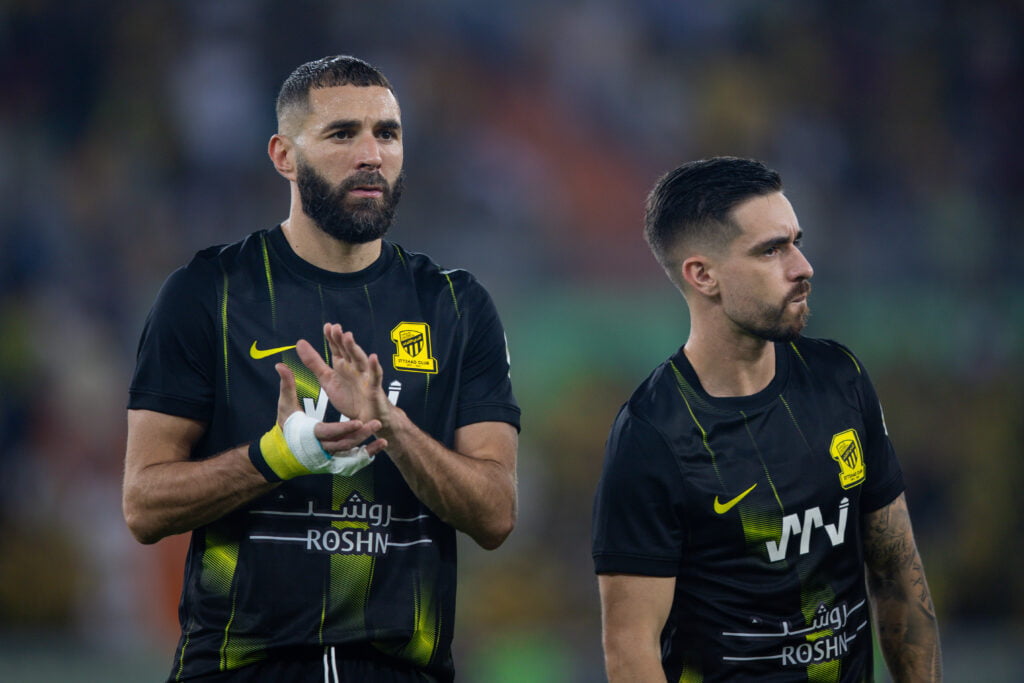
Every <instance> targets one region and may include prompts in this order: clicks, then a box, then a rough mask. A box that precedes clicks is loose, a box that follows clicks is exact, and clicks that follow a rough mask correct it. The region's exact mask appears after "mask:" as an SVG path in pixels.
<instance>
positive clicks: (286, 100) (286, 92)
mask: <svg viewBox="0 0 1024 683" xmlns="http://www.w3.org/2000/svg"><path fill="white" fill-rule="evenodd" d="M338 85H356V86H359V87H368V86H373V85H378V86H381V87H382V88H387V89H388V90H391V91H392V93H393V92H394V89H393V88H392V87H391V83H390V82H389V81H388V79H387V77H385V76H384V74H382V73H381V72H380V70H379V69H377V68H376V67H374V66H371V65H370V64H368V63H367V62H364V61H363V60H361V59H358V58H356V57H350V56H348V55H336V56H333V57H322V58H320V59H316V60H314V61H312V62H306V63H305V64H303V65H302V66H300V67H299V68H297V69H295V71H293V72H292V73H291V75H290V76H288V78H286V79H285V81H284V83H283V84H282V85H281V92H279V93H278V95H277V126H278V130H280V129H281V122H282V121H283V120H284V118H285V116H286V115H287V114H289V113H291V112H292V111H296V112H299V113H302V114H306V113H309V91H310V90H312V89H314V88H331V87H334V86H338Z"/></svg>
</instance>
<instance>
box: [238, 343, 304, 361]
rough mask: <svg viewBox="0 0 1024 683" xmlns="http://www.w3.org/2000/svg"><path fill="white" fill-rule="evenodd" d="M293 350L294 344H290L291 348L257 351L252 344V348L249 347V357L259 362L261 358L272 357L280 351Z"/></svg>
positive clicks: (283, 347)
mask: <svg viewBox="0 0 1024 683" xmlns="http://www.w3.org/2000/svg"><path fill="white" fill-rule="evenodd" d="M294 348H295V344H292V345H291V346H278V347H277V348H276V349H257V348H256V342H253V343H252V346H250V347H249V355H250V356H252V357H253V358H255V359H256V360H260V359H261V358H266V357H267V356H273V355H274V354H275V353H281V352H282V351H287V350H288V349H294Z"/></svg>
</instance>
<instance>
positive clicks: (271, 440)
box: [251, 363, 387, 480]
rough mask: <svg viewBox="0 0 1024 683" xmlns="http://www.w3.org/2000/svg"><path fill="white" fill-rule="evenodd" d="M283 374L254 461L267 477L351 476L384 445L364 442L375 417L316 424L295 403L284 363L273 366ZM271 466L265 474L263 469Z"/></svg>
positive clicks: (291, 380)
mask: <svg viewBox="0 0 1024 683" xmlns="http://www.w3.org/2000/svg"><path fill="white" fill-rule="evenodd" d="M274 368H275V370H277V374H278V376H279V377H280V378H281V383H280V393H279V394H278V400H277V424H276V425H275V426H274V428H273V429H271V430H270V431H269V432H267V433H266V434H264V435H263V437H262V438H261V439H260V441H259V444H258V448H256V449H254V450H255V451H256V452H255V453H252V454H251V455H252V457H253V458H254V460H255V459H257V458H262V460H263V463H262V464H265V465H266V467H260V466H259V465H260V463H256V462H254V464H256V465H257V469H259V470H260V471H261V472H263V474H264V476H265V477H266V478H268V479H270V478H271V476H272V475H273V476H276V477H277V478H278V479H282V480H284V479H292V478H294V477H298V476H302V475H306V474H328V473H329V474H340V475H347V476H350V475H352V474H355V473H356V472H358V471H359V470H361V469H362V468H363V467H366V466H367V465H368V464H370V463H371V462H372V461H373V456H374V455H376V454H377V453H379V452H380V451H381V450H383V449H384V448H385V447H386V446H387V441H386V440H384V439H374V440H373V441H370V442H369V443H366V444H365V445H360V444H363V443H364V442H365V441H367V439H369V438H370V437H372V436H373V435H374V433H375V432H376V431H377V430H379V429H380V427H381V424H380V421H379V420H369V421H367V422H365V423H364V422H362V421H360V420H348V421H345V422H318V421H317V420H315V419H314V418H312V417H309V416H307V415H306V414H305V412H303V411H302V410H301V408H300V407H299V399H298V394H297V393H296V390H295V376H294V375H293V374H292V371H291V369H289V368H288V366H287V365H285V364H284V363H278V364H277V365H276V366H274ZM268 469H269V470H270V472H268V471H267V470H268Z"/></svg>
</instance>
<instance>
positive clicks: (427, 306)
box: [129, 227, 519, 680]
mask: <svg viewBox="0 0 1024 683" xmlns="http://www.w3.org/2000/svg"><path fill="white" fill-rule="evenodd" d="M327 322H332V323H340V324H341V325H342V327H343V328H344V329H345V330H347V331H351V332H352V333H353V334H354V336H355V339H356V341H357V342H358V343H359V344H360V345H361V346H362V347H363V348H364V349H365V350H366V351H367V353H374V352H376V353H377V354H378V357H379V358H380V361H381V364H382V366H383V368H384V379H383V387H384V390H385V391H386V392H387V394H388V397H389V399H390V400H391V401H392V402H393V403H395V404H396V405H398V406H399V407H401V408H402V409H403V410H404V411H405V412H406V413H407V414H408V415H409V417H410V418H411V419H412V421H413V422H414V423H415V424H416V425H417V426H419V427H420V428H421V429H422V430H424V431H425V432H427V433H428V434H430V435H431V436H432V437H434V438H435V439H437V440H438V441H439V442H441V443H442V444H444V445H446V446H448V447H451V446H452V445H453V442H454V436H455V430H456V429H458V428H459V427H462V426H464V425H469V424H472V423H477V422H483V421H501V422H507V423H510V424H512V425H514V426H515V427H516V428H518V427H519V408H518V406H517V405H516V401H515V398H514V397H513V394H512V389H511V383H510V380H509V361H508V353H507V348H506V342H505V334H504V330H503V328H502V325H501V322H500V320H499V318H498V314H497V312H496V310H495V307H494V305H493V303H492V301H491V298H490V296H489V295H488V294H487V292H486V291H485V289H484V288H483V287H482V286H481V285H480V284H479V283H478V282H477V280H476V279H475V278H474V277H473V276H472V275H470V274H469V273H467V272H466V271H463V270H448V269H444V268H441V267H439V266H438V265H437V264H435V263H434V262H432V261H431V260H430V259H429V258H427V257H426V256H423V255H421V254H415V253H411V252H408V251H405V250H404V249H402V248H401V247H400V246H398V245H397V244H393V243H390V242H387V241H385V242H384V243H383V246H382V252H381V255H380V258H379V259H378V260H377V261H376V262H375V263H373V264H372V265H371V266H369V267H368V268H366V269H365V270H363V271H360V272H357V273H345V274H341V273H334V272H329V271H325V270H322V269H319V268H317V267H315V266H313V265H311V264H310V263H308V262H306V261H304V260H303V259H301V258H299V257H298V256H297V255H296V254H295V253H294V252H293V251H292V249H291V247H290V246H289V244H288V242H287V240H286V238H285V236H284V234H283V232H282V231H281V228H280V227H277V228H274V229H272V230H267V231H259V232H256V233H253V234H251V235H249V236H248V237H246V238H245V239H243V240H241V241H240V242H237V243H235V244H231V245H227V246H222V247H213V248H210V249H207V250H205V251H202V252H200V253H199V254H197V255H196V257H195V258H194V259H193V260H192V262H191V263H189V264H188V265H187V266H185V267H183V268H181V269H179V270H177V271H175V272H174V273H173V274H172V275H171V276H170V277H169V278H168V280H167V282H166V283H165V284H164V287H163V288H162V290H161V292H160V294H159V296H158V298H157V301H156V304H155V305H154V307H153V309H152V311H151V313H150V315H149V318H148V319H147V322H146V326H145V329H144V331H143V334H142V339H141V342H140V345H139V351H138V362H137V367H136V370H135V374H134V377H133V379H132V384H131V390H130V401H129V408H131V409H146V410H153V411H158V412H162V413H167V414H171V415H177V416H182V417H187V418H191V419H196V420H202V421H204V422H205V423H206V424H207V425H208V426H207V429H206V432H205V434H204V435H203V437H202V438H201V440H200V442H199V443H198V444H197V446H196V448H195V451H194V453H193V457H194V458H195V459H201V458H206V457H209V456H213V455H215V454H217V453H220V452H223V451H225V450H227V449H230V448H233V447H235V446H238V445H241V444H245V443H249V442H252V441H254V440H258V439H259V438H260V436H261V435H262V434H263V433H264V432H266V431H267V430H268V429H270V428H271V427H272V426H273V425H274V422H275V420H276V415H277V396H278V391H279V379H278V375H277V373H276V372H275V370H274V365H275V363H277V362H283V363H285V364H287V365H288V366H289V367H290V368H291V369H292V371H293V372H294V373H295V377H296V384H297V391H298V394H299V398H300V402H301V403H302V405H303V406H304V408H305V411H306V413H307V414H309V415H312V416H314V417H316V418H317V419H319V420H327V421H331V420H339V419H342V416H340V415H339V414H338V412H337V410H335V409H334V408H333V407H332V406H331V405H330V402H329V401H328V400H327V397H326V394H325V393H324V392H323V391H322V390H321V389H320V387H319V384H318V383H317V380H316V377H315V376H314V375H313V374H312V373H311V372H310V371H308V370H307V369H306V368H305V366H303V364H302V363H301V361H300V360H299V358H298V355H297V354H296V352H295V349H294V345H295V343H296V341H297V340H298V339H306V340H308V341H309V342H310V343H312V344H313V345H314V347H315V348H320V349H321V350H322V353H323V355H324V358H325V359H328V360H329V358H328V357H329V350H328V348H327V344H326V342H325V340H324V338H323V325H324V323H327ZM455 565H456V549H455V530H454V529H453V528H452V527H450V526H449V525H447V524H445V523H444V522H442V521H441V520H440V519H439V518H438V517H437V516H436V515H435V514H434V513H433V512H431V511H430V510H429V509H427V508H426V507H425V506H424V505H423V504H422V503H421V502H420V501H419V500H418V499H417V498H416V497H415V496H414V495H413V493H412V491H411V490H410V489H409V487H408V485H407V484H406V483H405V480H404V479H403V477H402V476H401V474H400V473H399V471H398V469H397V468H396V467H395V466H394V464H393V463H392V462H391V461H390V460H389V459H388V457H387V455H386V454H379V455H378V456H377V457H376V458H374V461H373V463H372V464H371V465H370V466H368V467H366V468H365V469H363V470H362V471H360V472H358V473H357V474H355V475H353V476H351V477H345V476H333V475H330V474H321V475H309V476H303V477H297V478H295V479H292V480H290V481H286V482H284V483H282V484H281V485H280V486H279V487H277V488H275V489H274V490H273V491H271V492H270V493H268V494H266V495H265V496H263V497H261V498H258V499H256V500H254V501H252V502H251V503H249V504H247V505H244V506H242V507H240V508H238V509H236V510H235V511H233V512H232V513H230V514H228V515H226V516H224V517H223V518H221V519H219V520H217V521H215V522H213V523H211V524H208V525H206V526H203V527H201V528H198V529H196V530H195V531H194V532H193V533H192V541H191V545H190V548H189V552H188V557H187V563H186V568H185V582H184V588H183V593H182V598H181V605H180V610H179V611H180V621H181V639H180V641H179V644H178V648H177V651H176V655H175V659H174V665H173V669H172V672H171V679H172V680H183V679H188V678H191V677H195V676H200V675H203V674H208V673H212V672H217V671H227V670H231V669H237V668H239V667H242V666H245V665H246V664H248V663H250V662H255V661H260V660H262V659H264V658H267V657H273V656H274V653H275V651H278V652H284V651H293V650H294V648H303V647H314V646H315V647H323V646H325V645H334V646H344V647H346V648H348V649H349V651H352V650H353V649H355V648H363V649H364V650H366V651H372V652H373V653H374V654H375V656H376V655H383V656H385V657H391V658H394V660H396V661H397V662H400V663H403V664H412V665H414V666H416V667H418V668H419V669H421V670H422V671H424V672H427V673H430V674H432V675H434V676H435V677H436V678H437V679H438V680H449V679H450V678H451V676H452V661H451V654H450V644H451V639H452V632H453V621H454V604H455V586H456V577H455Z"/></svg>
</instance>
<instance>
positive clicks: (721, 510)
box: [715, 484, 757, 515]
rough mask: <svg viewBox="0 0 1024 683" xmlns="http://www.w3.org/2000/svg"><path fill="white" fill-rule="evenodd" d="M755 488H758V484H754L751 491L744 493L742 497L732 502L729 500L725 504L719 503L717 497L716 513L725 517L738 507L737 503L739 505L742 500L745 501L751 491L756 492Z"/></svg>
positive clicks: (737, 497)
mask: <svg viewBox="0 0 1024 683" xmlns="http://www.w3.org/2000/svg"><path fill="white" fill-rule="evenodd" d="M755 487H757V484H754V485H753V486H751V487H750V488H749V489H747V490H746V491H744V492H743V493H741V494H740V495H738V496H736V497H735V498H733V499H732V500H727V501H725V502H724V503H719V502H718V496H715V512H717V513H718V514H720V515H724V514H725V513H726V512H728V511H729V510H732V509H733V507H734V506H735V505H736V503H738V502H740V501H741V500H743V499H744V498H745V497H746V495H747V494H748V493H750V492H751V491H753V490H754V488H755Z"/></svg>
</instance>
